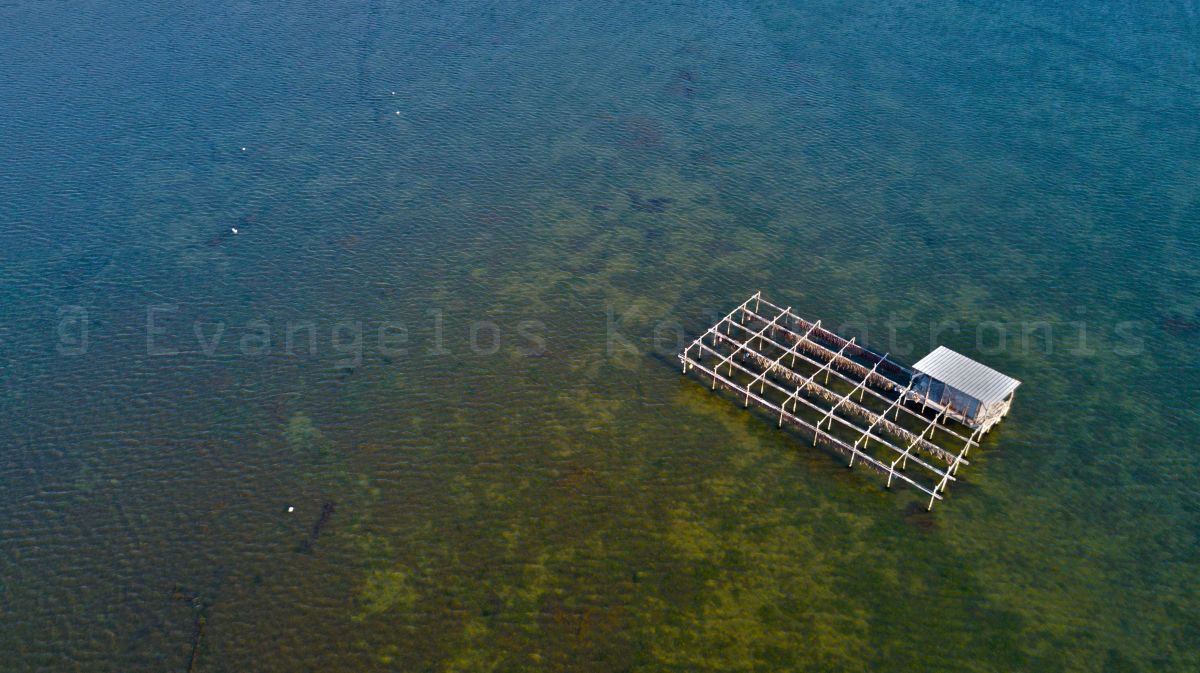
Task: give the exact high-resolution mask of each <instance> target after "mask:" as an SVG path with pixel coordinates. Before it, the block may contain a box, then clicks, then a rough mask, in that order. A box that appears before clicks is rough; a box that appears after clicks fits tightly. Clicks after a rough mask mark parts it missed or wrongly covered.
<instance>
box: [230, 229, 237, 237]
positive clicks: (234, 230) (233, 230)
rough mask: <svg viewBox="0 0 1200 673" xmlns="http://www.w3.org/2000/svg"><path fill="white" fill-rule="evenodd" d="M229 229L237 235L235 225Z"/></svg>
mask: <svg viewBox="0 0 1200 673" xmlns="http://www.w3.org/2000/svg"><path fill="white" fill-rule="evenodd" d="M229 230H230V231H232V232H233V235H234V236H237V227H230V228H229Z"/></svg>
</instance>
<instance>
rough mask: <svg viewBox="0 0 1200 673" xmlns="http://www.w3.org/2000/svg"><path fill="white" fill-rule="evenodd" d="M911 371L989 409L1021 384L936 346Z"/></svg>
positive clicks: (965, 357) (958, 354)
mask: <svg viewBox="0 0 1200 673" xmlns="http://www.w3.org/2000/svg"><path fill="white" fill-rule="evenodd" d="M913 369H914V370H916V371H918V372H920V373H922V374H926V375H928V376H929V377H930V378H934V379H937V380H938V381H941V382H942V383H945V384H946V385H948V386H950V387H951V388H954V389H955V390H960V391H962V392H964V393H966V394H968V395H970V396H971V397H973V398H975V399H977V400H979V401H980V402H981V403H983V404H985V405H988V404H992V403H993V402H999V401H1001V400H1003V399H1004V398H1005V397H1008V394H1009V393H1011V392H1012V391H1014V390H1016V389H1017V386H1019V385H1021V382H1020V381H1018V380H1016V379H1014V378H1012V377H1011V376H1005V375H1004V374H1001V373H1000V372H998V371H996V370H995V369H992V368H991V367H988V366H987V365H984V364H980V363H978V362H976V361H974V360H972V359H971V358H969V357H967V356H965V355H963V354H961V353H956V352H955V351H952V350H950V349H949V348H946V347H945V346H938V347H937V349H935V350H934V351H933V352H932V353H930V354H929V355H926V356H925V357H923V358H921V361H920V362H918V363H917V364H915V365H913Z"/></svg>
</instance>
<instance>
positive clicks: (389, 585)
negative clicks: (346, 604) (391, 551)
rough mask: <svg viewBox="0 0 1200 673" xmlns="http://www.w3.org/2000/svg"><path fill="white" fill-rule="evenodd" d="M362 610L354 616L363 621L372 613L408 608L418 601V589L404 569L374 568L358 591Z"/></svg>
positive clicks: (355, 618) (358, 620) (357, 620)
mask: <svg viewBox="0 0 1200 673" xmlns="http://www.w3.org/2000/svg"><path fill="white" fill-rule="evenodd" d="M358 601H359V604H360V605H361V606H362V611H361V612H360V613H359V614H357V615H355V616H354V621H356V622H361V621H363V620H365V619H367V618H368V617H370V616H372V615H377V614H381V613H384V612H388V611H390V610H396V609H399V610H408V609H411V608H412V606H413V605H415V604H416V602H417V590H416V589H415V588H414V587H413V584H412V580H411V579H410V578H409V575H408V573H407V572H405V571H404V570H401V569H398V568H389V569H380V570H373V571H371V572H370V573H368V574H367V577H366V580H365V581H364V582H363V585H362V587H360V588H359V591H358Z"/></svg>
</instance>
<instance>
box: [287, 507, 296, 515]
mask: <svg viewBox="0 0 1200 673" xmlns="http://www.w3.org/2000/svg"><path fill="white" fill-rule="evenodd" d="M294 511H296V508H295V507H292V506H291V505H288V514H291V513H292V512H294Z"/></svg>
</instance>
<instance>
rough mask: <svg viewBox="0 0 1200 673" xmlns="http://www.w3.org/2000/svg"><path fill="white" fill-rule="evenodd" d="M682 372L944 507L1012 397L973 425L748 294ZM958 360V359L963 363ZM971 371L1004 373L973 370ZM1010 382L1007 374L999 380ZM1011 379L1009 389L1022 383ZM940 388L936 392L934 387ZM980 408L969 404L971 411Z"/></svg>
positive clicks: (691, 350) (696, 344) (851, 345)
mask: <svg viewBox="0 0 1200 673" xmlns="http://www.w3.org/2000/svg"><path fill="white" fill-rule="evenodd" d="M679 359H680V361H681V362H682V364H683V371H684V373H687V372H689V371H694V372H699V373H700V375H701V378H702V379H704V380H706V381H710V382H711V386H712V388H713V389H714V390H715V389H716V388H717V387H718V386H720V387H721V388H724V389H726V390H729V391H730V392H732V393H733V394H734V395H735V396H736V397H737V398H738V399H739V400H741V401H742V403H743V404H744V405H745V406H747V407H749V406H750V404H751V403H752V402H753V403H754V404H756V405H757V406H759V407H762V408H764V409H766V410H767V411H769V412H770V413H771V414H772V415H773V416H775V417H776V418H777V419H778V424H779V426H780V427H783V425H784V424H785V423H787V424H789V425H790V426H791V427H794V428H797V429H800V430H801V431H803V432H804V433H806V434H807V435H810V436H811V437H812V441H813V445H818V444H819V445H822V446H825V447H828V448H830V449H833V450H834V451H837V452H840V453H841V454H843V455H844V456H846V457H847V458H848V460H849V464H850V467H854V466H855V464H860V465H865V466H867V467H869V468H871V469H872V470H874V471H876V472H878V473H879V474H881V475H883V476H884V477H885V478H886V479H887V486H888V487H889V488H890V487H891V485H892V483H893V482H903V483H905V484H908V485H909V486H912V487H913V488H915V489H917V490H918V491H920V492H921V493H923V494H924V495H927V496H929V504H928V506H927V509H931V508H932V507H933V503H934V502H936V501H938V500H941V499H942V498H943V494H944V493H945V492H946V488H947V487H948V486H949V485H950V482H953V481H956V477H955V475H956V474H958V470H959V468H961V467H962V466H963V465H967V464H968V461H967V455H968V454H969V453H970V450H971V447H973V446H978V444H979V440H980V438H981V437H982V436H983V435H984V434H985V433H987V432H988V430H989V429H990V428H991V427H992V426H993V425H994V424H995V423H996V422H998V421H999V418H1000V417H1002V416H1003V415H1004V414H1006V413H1007V412H1008V406H1007V405H1008V404H1010V403H1011V398H1012V390H1008V391H1007V393H1006V394H1007V395H1008V397H1007V399H1005V400H1003V402H1002V408H1001V407H988V408H989V409H992V408H994V409H995V410H996V411H995V414H993V416H995V417H991V416H989V417H987V418H985V419H982V420H981V421H980V422H978V423H976V422H975V419H973V418H971V419H968V418H967V417H966V416H965V415H964V414H963V413H960V412H958V411H956V407H954V406H952V405H949V404H947V405H930V404H929V403H928V400H927V399H926V398H925V396H924V395H923V394H921V393H920V392H918V391H917V390H915V389H914V388H915V387H920V386H921V385H922V384H925V388H926V389H928V388H929V385H928V381H927V380H926V379H924V378H922V375H921V374H919V373H917V372H914V371H912V370H910V369H909V368H907V367H905V366H903V365H901V364H899V363H897V362H895V361H894V360H891V359H889V357H888V355H887V354H884V355H880V354H878V353H876V352H874V351H872V350H870V349H868V348H866V347H865V346H863V345H861V344H858V343H855V340H854V339H849V340H847V339H844V338H842V337H840V336H838V335H837V334H834V333H833V332H831V331H829V330H827V329H825V328H824V327H823V326H822V325H821V321H820V320H817V321H815V322H813V321H810V320H806V319H804V318H802V317H800V316H799V315H797V314H796V313H794V312H793V311H792V309H791V307H786V308H785V307H781V306H777V305H775V304H773V303H771V302H769V301H767V300H766V299H764V298H763V297H762V293H761V292H757V293H755V294H754V295H753V296H751V297H750V298H749V299H747V300H746V301H744V302H742V303H741V304H740V305H739V306H738V307H737V308H735V309H733V310H732V311H730V312H729V314H728V315H726V316H725V317H724V318H722V319H721V320H720V321H718V322H717V323H716V324H715V325H713V326H712V327H710V328H708V330H706V331H705V332H704V334H702V335H700V337H699V338H697V339H696V340H695V341H693V342H691V343H690V344H689V345H688V346H687V347H686V348H684V349H683V352H682V353H680V354H679ZM964 359H965V358H964ZM968 362H971V363H972V364H975V365H977V369H979V370H981V371H983V370H986V372H990V373H992V374H995V375H996V376H997V377H1003V375H1001V374H999V373H998V372H994V371H993V370H990V369H987V368H986V367H983V366H982V365H978V363H973V361H969V360H968ZM1004 378H1006V379H1007V377H1004ZM1008 380H1009V381H1012V382H1013V385H1012V389H1015V388H1016V385H1019V383H1020V382H1019V381H1016V380H1015V379H1008ZM939 390H940V388H939ZM978 406H979V405H976V407H978Z"/></svg>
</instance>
